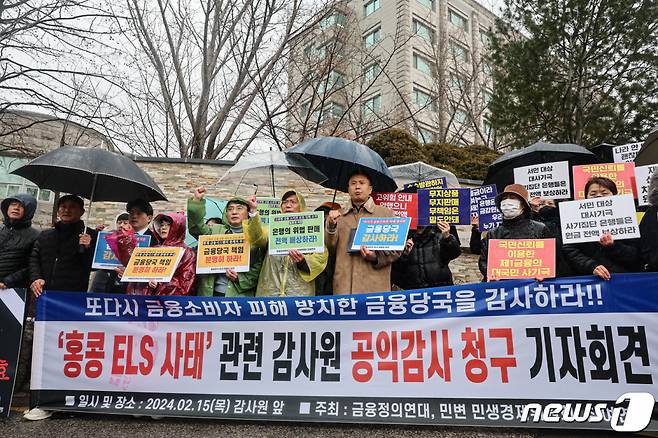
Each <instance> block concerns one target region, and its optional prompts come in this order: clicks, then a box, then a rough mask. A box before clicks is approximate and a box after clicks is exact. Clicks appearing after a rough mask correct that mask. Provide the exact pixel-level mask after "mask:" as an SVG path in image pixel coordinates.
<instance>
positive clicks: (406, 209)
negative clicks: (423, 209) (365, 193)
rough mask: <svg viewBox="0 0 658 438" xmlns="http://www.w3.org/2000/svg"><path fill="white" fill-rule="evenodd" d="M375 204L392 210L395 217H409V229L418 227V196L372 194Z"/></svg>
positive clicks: (407, 194) (410, 194)
mask: <svg viewBox="0 0 658 438" xmlns="http://www.w3.org/2000/svg"><path fill="white" fill-rule="evenodd" d="M372 199H373V201H375V204H377V205H381V206H382V207H386V208H390V209H391V210H393V212H394V213H395V215H396V216H397V217H410V218H411V229H412V230H415V229H416V226H417V225H418V195H417V194H416V193H387V192H381V193H373V194H372Z"/></svg>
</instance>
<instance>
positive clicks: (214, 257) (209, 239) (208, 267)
mask: <svg viewBox="0 0 658 438" xmlns="http://www.w3.org/2000/svg"><path fill="white" fill-rule="evenodd" d="M228 269H233V270H234V271H235V272H248V271H249V242H247V239H246V237H245V235H244V233H236V234H216V235H210V236H199V249H198V252H197V257H196V273H197V274H216V273H224V272H226V270H228Z"/></svg>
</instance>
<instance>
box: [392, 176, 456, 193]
mask: <svg viewBox="0 0 658 438" xmlns="http://www.w3.org/2000/svg"><path fill="white" fill-rule="evenodd" d="M433 188H437V189H441V188H448V180H447V179H446V177H445V176H440V177H438V178H432V179H426V180H423V181H418V182H414V183H410V184H405V185H404V186H402V190H403V191H404V190H411V189H416V190H420V189H433Z"/></svg>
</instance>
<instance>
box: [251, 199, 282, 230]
mask: <svg viewBox="0 0 658 438" xmlns="http://www.w3.org/2000/svg"><path fill="white" fill-rule="evenodd" d="M256 208H257V209H258V215H259V216H260V221H261V222H262V223H263V224H265V225H267V224H269V223H270V215H272V214H278V213H281V200H280V199H277V198H266V197H262V198H261V197H257V198H256Z"/></svg>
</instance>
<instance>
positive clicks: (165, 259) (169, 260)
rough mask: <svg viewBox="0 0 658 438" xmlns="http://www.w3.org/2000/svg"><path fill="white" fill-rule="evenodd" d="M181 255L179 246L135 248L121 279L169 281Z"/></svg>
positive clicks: (140, 281)
mask: <svg viewBox="0 0 658 438" xmlns="http://www.w3.org/2000/svg"><path fill="white" fill-rule="evenodd" d="M182 256H183V248H180V247H166V246H160V247H155V248H135V250H134V251H133V253H132V255H131V256H130V261H129V262H128V266H126V272H124V274H123V276H122V277H121V281H123V282H126V281H132V282H136V283H148V282H149V281H157V282H160V283H169V282H170V281H171V278H172V277H173V276H174V272H176V268H177V267H178V263H179V262H180V259H181V257H182Z"/></svg>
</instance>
